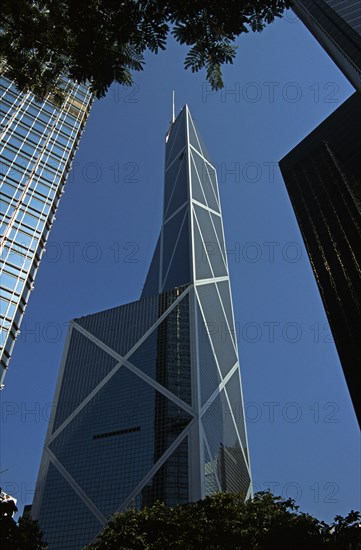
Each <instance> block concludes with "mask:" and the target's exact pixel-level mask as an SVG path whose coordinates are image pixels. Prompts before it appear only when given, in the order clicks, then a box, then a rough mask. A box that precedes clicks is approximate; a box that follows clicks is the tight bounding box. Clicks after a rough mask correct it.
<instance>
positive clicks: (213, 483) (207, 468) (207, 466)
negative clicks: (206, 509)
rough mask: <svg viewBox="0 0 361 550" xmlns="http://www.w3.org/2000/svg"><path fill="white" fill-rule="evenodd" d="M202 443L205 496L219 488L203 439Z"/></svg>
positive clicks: (216, 491)
mask: <svg viewBox="0 0 361 550" xmlns="http://www.w3.org/2000/svg"><path fill="white" fill-rule="evenodd" d="M203 445H204V491H205V496H211V495H214V494H215V493H218V492H219V490H220V488H219V485H218V483H217V478H216V474H215V469H214V463H213V461H212V460H211V458H210V456H209V454H208V450H207V447H206V443H205V441H204V442H203Z"/></svg>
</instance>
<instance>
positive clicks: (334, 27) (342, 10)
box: [292, 0, 361, 91]
mask: <svg viewBox="0 0 361 550" xmlns="http://www.w3.org/2000/svg"><path fill="white" fill-rule="evenodd" d="M292 9H293V11H294V12H295V13H296V14H297V16H298V17H299V18H300V19H301V21H302V22H303V23H304V24H305V25H306V27H307V28H308V30H309V31H310V32H311V33H312V34H313V35H314V37H315V38H316V40H318V42H319V43H320V44H321V46H322V47H323V48H324V49H325V50H326V52H327V53H328V54H329V56H330V57H331V58H332V59H333V61H334V62H335V63H336V65H337V66H338V67H339V69H340V70H341V71H342V72H343V74H344V75H345V76H346V78H348V79H349V81H350V82H351V83H352V84H353V85H354V86H355V88H356V90H358V91H361V9H360V2H359V0H293V2H292Z"/></svg>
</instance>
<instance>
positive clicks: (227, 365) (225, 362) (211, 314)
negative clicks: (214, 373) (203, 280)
mask: <svg viewBox="0 0 361 550" xmlns="http://www.w3.org/2000/svg"><path fill="white" fill-rule="evenodd" d="M197 292H198V295H199V304H200V306H201V310H202V312H203V317H204V321H205V323H206V326H207V328H208V331H209V335H210V340H211V342H212V345H213V348H214V352H215V356H216V358H217V361H218V364H219V368H220V370H221V373H222V376H223V377H224V376H226V375H227V374H228V373H229V371H230V370H231V369H232V368H233V367H234V365H235V364H236V363H237V361H238V358H237V353H236V350H235V346H234V343H233V339H232V337H231V335H230V331H229V327H228V325H227V322H226V317H225V314H224V311H223V309H222V304H221V301H220V299H219V296H218V292H217V289H216V285H215V283H210V284H207V285H201V286H198V287H197Z"/></svg>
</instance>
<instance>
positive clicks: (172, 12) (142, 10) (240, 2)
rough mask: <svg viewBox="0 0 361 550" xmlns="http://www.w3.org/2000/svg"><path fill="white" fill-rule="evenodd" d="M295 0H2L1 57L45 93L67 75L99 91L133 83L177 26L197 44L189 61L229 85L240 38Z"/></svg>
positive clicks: (214, 82)
mask: <svg viewBox="0 0 361 550" xmlns="http://www.w3.org/2000/svg"><path fill="white" fill-rule="evenodd" d="M290 4H291V2H290V1H289V0H253V1H246V0H227V1H226V2H220V1H219V0H169V1H155V0H123V1H122V2H120V1H119V0H2V2H1V3H0V17H1V22H0V27H1V33H0V62H1V65H2V67H3V71H5V74H6V76H8V77H9V78H11V79H13V80H14V81H15V83H16V85H17V86H18V88H19V89H20V90H22V91H26V90H31V91H32V92H34V93H35V95H36V96H38V97H39V98H43V97H44V96H45V95H46V94H47V93H54V91H56V90H57V82H58V79H59V76H60V75H66V76H67V77H69V78H71V79H73V80H75V81H77V82H79V83H90V87H91V90H92V91H93V92H94V93H95V94H96V96H97V97H102V96H104V95H105V93H106V91H107V90H108V88H109V86H110V85H111V84H112V83H113V82H118V83H120V84H125V85H130V84H131V83H132V71H140V70H142V69H143V67H144V53H145V52H146V51H147V50H148V51H151V52H153V53H157V52H158V51H159V50H160V49H161V50H164V49H165V48H166V41H167V37H168V35H169V34H171V35H173V37H174V38H175V39H176V40H177V41H178V42H179V43H180V44H185V45H186V46H188V47H189V50H188V53H187V55H186V58H185V63H184V64H185V68H186V69H191V71H193V72H196V71H199V70H201V69H205V70H206V78H207V80H208V81H209V82H210V84H211V86H212V88H213V89H219V88H222V87H223V80H222V72H221V66H222V65H223V64H225V63H232V62H233V59H234V57H235V55H236V47H235V45H234V40H235V39H236V37H237V36H238V35H240V34H242V33H246V32H249V31H254V32H259V31H261V30H262V29H263V28H264V27H265V26H266V25H267V24H269V23H271V22H272V21H273V20H274V19H275V17H280V16H281V15H282V13H283V11H284V9H285V8H287V7H289V6H290Z"/></svg>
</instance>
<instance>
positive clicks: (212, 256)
mask: <svg viewBox="0 0 361 550" xmlns="http://www.w3.org/2000/svg"><path fill="white" fill-rule="evenodd" d="M193 208H194V212H195V214H196V218H197V221H198V225H199V228H200V230H201V235H202V240H203V242H204V244H205V247H206V250H207V253H208V258H209V261H210V264H211V267H212V271H213V275H214V277H225V276H227V275H228V272H227V268H226V264H225V260H224V256H223V251H222V249H221V245H220V243H219V241H218V237H217V234H216V232H215V229H214V226H213V224H212V219H211V215H210V213H209V212H208V210H206V209H205V208H202V207H201V206H198V205H197V204H194V205H193Z"/></svg>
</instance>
